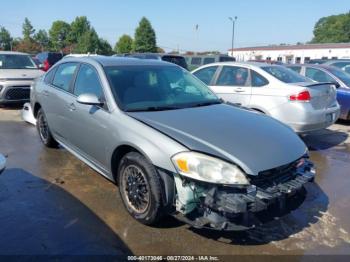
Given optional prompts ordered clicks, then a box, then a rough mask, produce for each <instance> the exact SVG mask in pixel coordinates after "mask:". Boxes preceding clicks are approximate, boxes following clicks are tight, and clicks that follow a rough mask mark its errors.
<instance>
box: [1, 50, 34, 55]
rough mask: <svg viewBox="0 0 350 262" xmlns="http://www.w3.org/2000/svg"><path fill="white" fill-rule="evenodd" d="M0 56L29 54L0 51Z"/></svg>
mask: <svg viewBox="0 0 350 262" xmlns="http://www.w3.org/2000/svg"><path fill="white" fill-rule="evenodd" d="M0 55H29V54H27V53H22V52H16V51H0Z"/></svg>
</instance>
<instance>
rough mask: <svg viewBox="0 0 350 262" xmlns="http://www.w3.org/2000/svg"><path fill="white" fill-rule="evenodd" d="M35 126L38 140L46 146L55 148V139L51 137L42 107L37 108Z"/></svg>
mask: <svg viewBox="0 0 350 262" xmlns="http://www.w3.org/2000/svg"><path fill="white" fill-rule="evenodd" d="M36 128H37V130H38V133H39V136H40V140H41V142H43V144H44V145H45V146H47V147H51V148H56V147H57V146H58V143H57V141H56V140H55V139H54V138H53V136H52V134H51V131H50V128H49V125H48V123H47V120H46V116H45V113H44V111H43V109H42V108H40V109H39V112H38V115H37V121H36Z"/></svg>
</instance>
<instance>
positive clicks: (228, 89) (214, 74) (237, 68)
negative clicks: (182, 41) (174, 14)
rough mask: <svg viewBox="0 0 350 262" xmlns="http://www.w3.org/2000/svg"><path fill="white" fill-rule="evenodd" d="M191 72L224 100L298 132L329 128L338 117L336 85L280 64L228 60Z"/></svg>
mask: <svg viewBox="0 0 350 262" xmlns="http://www.w3.org/2000/svg"><path fill="white" fill-rule="evenodd" d="M192 73H193V74H194V75H195V76H196V77H198V78H199V79H200V80H202V81H203V82H204V83H206V84H207V85H209V86H210V88H211V89H212V90H213V91H214V92H215V93H216V94H217V95H218V96H220V97H221V98H222V99H224V100H226V101H229V102H232V103H235V104H238V105H241V106H244V107H248V108H251V109H253V110H256V111H259V112H262V113H264V114H266V115H269V116H272V117H274V118H276V119H278V120H280V121H281V122H283V123H285V124H287V125H289V126H290V127H292V128H293V130H294V131H296V132H298V133H303V132H309V131H314V130H318V129H322V128H326V127H328V126H330V125H332V124H333V123H334V122H335V121H336V120H337V119H338V117H339V104H338V103H337V100H336V91H335V87H334V85H330V84H329V83H328V84H322V83H315V82H313V81H312V80H311V79H308V78H305V77H303V76H301V75H299V74H297V73H295V72H293V71H292V70H290V69H288V68H285V67H283V66H280V65H270V64H265V63H253V62H251V63H234V62H225V63H216V64H210V65H207V66H203V67H200V68H199V69H196V70H194V71H193V72H192Z"/></svg>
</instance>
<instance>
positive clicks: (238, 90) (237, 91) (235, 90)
mask: <svg viewBox="0 0 350 262" xmlns="http://www.w3.org/2000/svg"><path fill="white" fill-rule="evenodd" d="M233 91H234V92H236V93H242V92H244V89H242V88H236V89H234V90H233Z"/></svg>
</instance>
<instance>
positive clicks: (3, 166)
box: [0, 154, 6, 174]
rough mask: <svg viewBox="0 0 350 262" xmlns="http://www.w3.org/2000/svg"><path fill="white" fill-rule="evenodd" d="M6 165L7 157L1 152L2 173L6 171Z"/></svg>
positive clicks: (0, 168) (0, 166) (0, 169)
mask: <svg viewBox="0 0 350 262" xmlns="http://www.w3.org/2000/svg"><path fill="white" fill-rule="evenodd" d="M5 166H6V158H5V157H4V156H3V155H1V154H0V174H1V173H2V171H4V169H5Z"/></svg>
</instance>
